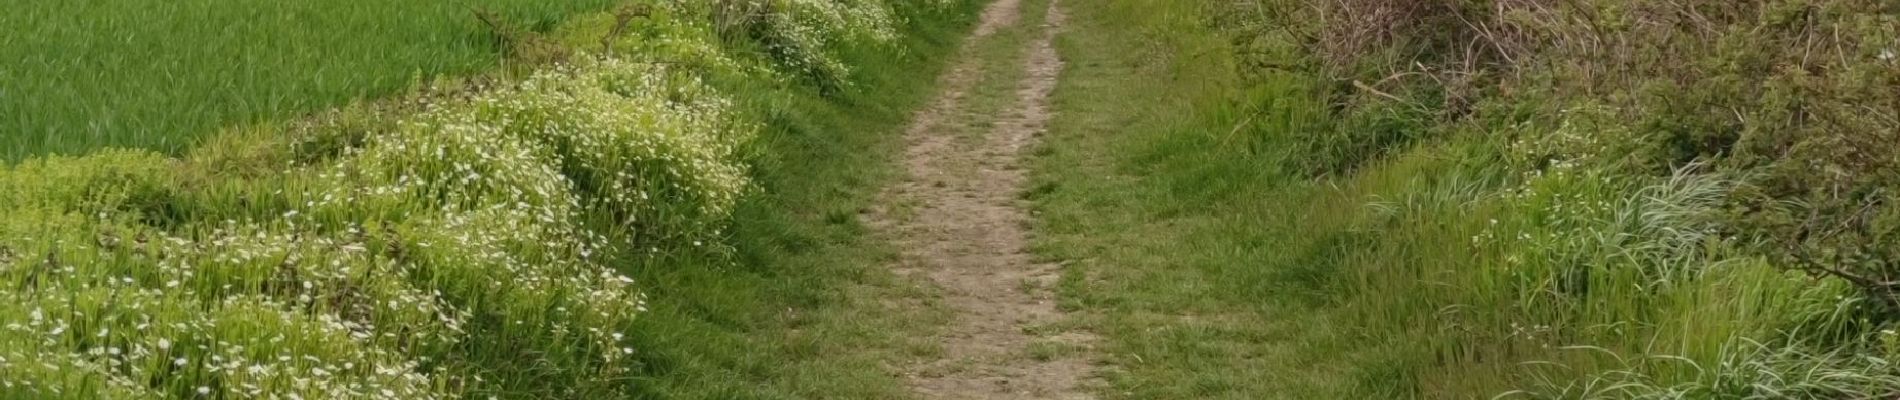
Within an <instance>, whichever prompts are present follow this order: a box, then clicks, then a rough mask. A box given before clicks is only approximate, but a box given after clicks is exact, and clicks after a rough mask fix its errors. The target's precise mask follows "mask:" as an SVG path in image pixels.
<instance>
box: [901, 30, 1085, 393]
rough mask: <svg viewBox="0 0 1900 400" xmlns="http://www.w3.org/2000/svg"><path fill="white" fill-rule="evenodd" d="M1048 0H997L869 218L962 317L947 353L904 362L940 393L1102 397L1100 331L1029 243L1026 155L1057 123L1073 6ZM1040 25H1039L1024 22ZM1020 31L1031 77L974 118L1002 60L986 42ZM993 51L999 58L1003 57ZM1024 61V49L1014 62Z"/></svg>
mask: <svg viewBox="0 0 1900 400" xmlns="http://www.w3.org/2000/svg"><path fill="white" fill-rule="evenodd" d="M1059 1H1060V0H1051V1H1049V2H1047V3H1046V4H1047V12H1045V13H1043V14H1042V15H1043V16H1044V18H1043V19H1042V20H1041V21H1034V22H1029V21H1022V19H1023V18H1024V15H1025V14H1026V13H1025V12H1024V11H1025V10H1024V9H1023V8H1024V7H1026V6H1028V5H1029V4H1028V3H1029V2H1026V1H1024V0H998V1H996V2H994V3H991V4H990V5H989V6H988V8H986V9H985V11H984V13H983V17H982V22H981V23H980V25H978V27H977V28H976V29H975V31H974V32H973V33H972V34H971V35H970V37H969V38H968V39H967V41H966V42H965V44H964V49H963V52H962V54H963V56H962V59H961V60H959V61H958V62H957V63H956V64H954V65H953V66H952V67H951V69H950V70H949V71H948V72H946V73H945V74H944V76H943V77H942V78H941V79H942V82H941V87H943V89H942V92H941V93H940V94H939V96H938V98H937V99H936V100H935V101H934V102H933V103H931V104H930V105H929V106H928V107H926V108H925V109H924V110H922V111H920V112H919V113H918V114H917V115H916V117H915V118H914V120H913V122H912V125H911V126H910V127H909V129H908V130H907V131H906V132H905V134H906V141H907V143H908V148H907V149H906V150H905V152H904V156H903V161H902V162H903V166H904V167H905V169H906V172H907V173H908V178H907V179H906V180H905V181H903V182H902V183H899V184H896V185H894V186H893V187H891V188H889V190H887V191H886V193H885V195H884V196H883V199H882V200H881V202H880V203H881V205H880V207H878V209H877V210H875V211H874V212H872V213H871V214H870V215H869V216H868V218H869V220H870V224H871V225H872V226H873V227H875V228H876V229H877V230H878V231H879V232H880V233H882V234H883V235H885V236H886V237H889V238H891V240H892V241H893V242H894V243H895V244H896V245H897V247H898V248H899V249H901V256H900V258H899V260H898V261H897V262H896V263H895V264H894V265H892V266H891V268H892V269H893V270H895V271H896V272H898V273H899V274H900V275H905V276H910V277H915V278H918V279H920V280H924V281H926V282H928V284H931V285H934V286H936V287H937V288H939V289H940V291H939V292H940V293H941V294H940V297H939V298H938V299H936V300H938V301H940V302H941V304H943V305H944V306H945V307H946V308H948V309H949V310H950V311H951V312H952V314H953V316H952V317H951V320H950V322H949V323H948V325H947V326H946V327H944V328H943V329H942V330H941V332H939V333H938V335H937V337H934V338H931V340H934V341H935V342H936V343H935V344H938V345H940V346H941V348H942V352H941V354H940V357H937V358H936V359H933V360H928V361H926V362H923V363H920V364H918V365H912V366H908V367H906V368H904V369H905V370H904V373H905V376H906V378H907V380H908V383H909V385H910V387H911V388H912V389H913V391H914V392H915V393H916V394H917V395H918V396H920V397H923V398H927V399H1089V398H1093V396H1091V395H1090V394H1089V392H1088V389H1089V388H1090V387H1091V386H1093V383H1092V382H1091V381H1092V379H1093V378H1092V377H1093V373H1092V359H1093V358H1094V357H1092V356H1091V355H1090V354H1091V353H1092V351H1093V350H1092V349H1091V347H1092V346H1093V345H1094V343H1095V342H1096V340H1095V338H1094V336H1093V335H1090V334H1087V333H1085V332H1080V331H1065V329H1062V328H1061V326H1062V325H1063V324H1062V322H1063V321H1064V320H1065V319H1066V316H1065V314H1064V313H1062V312H1061V311H1060V310H1058V309H1057V308H1056V296H1055V293H1054V292H1053V291H1052V289H1053V287H1054V285H1055V283H1056V281H1057V280H1058V279H1059V277H1060V275H1061V271H1060V268H1059V267H1057V266H1055V265H1051V264H1046V263H1038V262H1036V260H1035V259H1034V258H1033V257H1032V256H1031V254H1030V252H1029V248H1028V243H1029V238H1030V231H1029V228H1028V227H1029V224H1030V216H1029V213H1028V212H1027V211H1026V210H1025V205H1024V202H1023V200H1021V197H1022V196H1021V194H1022V193H1023V191H1024V189H1025V183H1026V181H1027V173H1026V171H1025V168H1024V166H1023V153H1024V151H1025V150H1026V149H1028V148H1030V147H1032V146H1034V145H1035V143H1036V141H1037V139H1038V138H1039V136H1040V135H1041V134H1042V133H1043V132H1044V131H1045V130H1046V129H1047V126H1048V124H1049V122H1050V119H1051V116H1052V115H1053V110H1052V109H1051V107H1050V96H1051V93H1052V92H1053V91H1054V89H1055V87H1056V82H1057V80H1058V78H1059V77H1060V75H1061V72H1062V68H1063V63H1062V60H1061V58H1060V57H1059V55H1058V54H1057V52H1056V49H1055V45H1054V41H1055V38H1056V35H1057V34H1058V33H1059V31H1060V30H1061V29H1062V26H1063V22H1064V15H1063V13H1062V11H1061V7H1060V6H1059V4H1058V2H1059ZM1027 23H1039V25H1035V26H1026V25H1022V24H1027ZM1017 28H1021V29H1022V30H1024V31H1025V32H1028V34H1027V35H1026V36H1027V37H1026V39H1027V40H1023V41H1022V42H1023V43H1022V45H1021V49H1020V51H1021V52H1022V53H1021V55H1022V58H1021V60H1022V62H1021V63H1020V65H1016V66H1010V68H1019V69H1020V72H1021V75H1020V78H1019V79H1018V80H1017V81H1016V82H1014V83H1011V84H1012V85H1013V92H1010V93H1003V94H1000V95H998V94H988V95H991V96H1001V97H1003V98H1001V100H1004V101H1007V102H1008V104H1009V105H1008V106H1005V107H1002V108H1001V110H1000V113H999V114H997V115H984V116H981V117H983V118H984V119H986V120H988V121H989V123H987V124H982V123H976V124H972V123H968V121H967V120H968V119H971V118H970V113H973V112H981V111H979V110H975V109H976V108H977V107H975V106H974V105H973V104H972V103H976V102H978V101H977V99H973V98H972V96H983V95H986V94H984V93H978V92H979V91H978V90H977V87H978V85H979V84H981V83H985V82H984V80H985V79H1005V78H997V77H995V76H988V75H985V74H983V73H982V71H983V70H984V68H985V67H990V68H994V67H995V63H998V62H1013V61H1000V60H995V59H987V58H986V57H984V56H983V55H981V54H979V52H976V51H973V49H974V48H975V47H977V46H978V45H979V44H980V43H982V42H983V41H985V40H991V39H993V38H995V37H996V36H999V32H1004V31H1006V30H1010V29H1017ZM991 58H993V57H991ZM1011 60H1014V59H1011Z"/></svg>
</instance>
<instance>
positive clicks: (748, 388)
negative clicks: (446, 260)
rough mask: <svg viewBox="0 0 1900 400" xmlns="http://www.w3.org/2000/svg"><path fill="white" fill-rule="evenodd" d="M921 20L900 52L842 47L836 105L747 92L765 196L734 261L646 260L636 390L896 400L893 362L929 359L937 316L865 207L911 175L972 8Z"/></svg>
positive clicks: (746, 208) (743, 221)
mask: <svg viewBox="0 0 1900 400" xmlns="http://www.w3.org/2000/svg"><path fill="white" fill-rule="evenodd" d="M964 4H966V6H960V7H958V8H956V10H954V11H953V12H949V13H943V14H935V15H934V16H933V17H930V18H917V19H914V20H913V21H912V25H911V26H910V27H909V28H908V29H907V30H906V31H907V32H911V34H910V36H908V39H906V40H905V41H904V42H902V43H900V44H899V45H900V46H902V48H904V49H906V51H904V52H903V53H902V55H893V54H890V53H888V52H882V51H872V50H873V49H865V51H860V52H857V53H854V54H849V55H846V58H845V60H846V61H845V62H846V64H848V65H851V66H852V67H853V68H854V70H855V71H856V72H855V74H856V75H855V77H854V78H853V79H854V81H855V84H854V86H852V88H851V89H850V90H847V91H845V92H844V93H842V94H841V96H840V97H836V98H825V97H820V96H817V95H816V94H815V92H808V91H804V90H803V89H802V88H800V87H796V86H794V87H781V86H773V85H760V84H759V82H746V83H745V84H744V85H742V86H735V87H734V88H733V89H732V90H733V92H736V93H746V94H747V95H745V96H744V97H743V98H742V100H741V102H742V104H745V107H746V108H748V109H750V110H752V111H753V112H756V113H758V114H760V115H764V116H765V121H766V122H767V124H766V128H765V129H766V131H765V132H763V133H762V134H761V135H762V136H761V138H760V141H761V143H762V147H763V150H762V151H763V154H762V156H761V158H759V159H758V160H757V161H756V162H757V167H756V168H754V171H755V174H756V176H755V179H756V181H757V182H758V184H759V186H760V187H761V191H760V193H758V195H756V196H753V197H750V198H748V199H747V200H745V201H743V202H742V203H741V204H740V205H739V209H738V211H737V214H736V215H735V217H734V223H733V227H734V231H733V232H732V233H731V235H730V238H729V239H728V242H729V243H731V244H732V247H733V248H734V249H735V251H736V255H737V259H736V260H731V261H728V260H726V259H724V258H716V257H715V258H699V259H691V258H689V259H669V260H658V262H654V263H649V264H642V265H641V266H638V267H636V268H635V269H634V270H633V272H634V277H635V278H636V279H638V280H639V281H641V282H643V283H645V285H644V286H643V287H650V288H651V290H649V291H648V292H647V294H648V295H649V296H651V297H650V299H651V300H650V301H651V304H652V305H653V311H652V312H651V313H648V314H645V315H643V316H641V322H640V324H638V326H637V327H636V330H635V334H634V335H633V336H634V337H636V338H638V339H639V340H640V343H639V345H637V346H636V347H639V348H642V349H646V350H643V351H641V352H640V353H639V358H640V359H641V361H642V362H643V363H644V364H645V367H644V368H645V370H644V371H643V374H644V375H646V376H647V377H646V378H642V379H641V380H640V381H639V382H638V383H637V385H638V386H641V387H642V388H643V389H642V390H641V392H640V393H639V396H638V397H641V398H654V399H742V398H759V399H774V398H778V399H804V398H827V399H892V398H906V397H909V396H910V395H909V393H908V391H907V389H906V388H905V387H904V386H903V384H902V381H901V378H900V377H897V376H893V375H891V374H889V373H888V372H887V371H888V370H887V367H889V366H891V365H896V364H895V363H898V362H902V360H906V359H909V358H911V357H917V356H924V355H928V354H929V353H930V352H931V351H933V350H931V349H932V347H933V346H932V344H930V343H922V342H919V341H917V340H916V339H915V338H919V337H927V335H928V332H929V330H930V329H931V328H932V327H934V326H935V322H933V321H936V320H941V319H942V318H944V317H945V316H944V315H941V312H942V311H941V310H936V309H934V308H933V307H931V306H928V305H922V304H915V303H909V302H903V301H891V300H890V299H905V298H919V297H923V296H925V295H926V294H925V293H921V292H920V290H921V289H919V288H917V287H915V286H914V285H913V284H911V283H908V282H905V281H902V280H900V279H898V278H896V277H894V276H892V275H891V273H890V272H889V271H887V270H885V269H884V267H885V265H887V264H888V263H889V262H890V261H891V260H893V259H894V258H895V257H896V255H895V250H894V249H892V248H889V247H887V245H886V244H883V243H881V242H879V241H878V240H876V239H875V238H874V237H873V236H872V235H871V232H870V230H869V228H868V227H866V226H864V225H863V224H862V223H861V222H860V219H859V216H860V215H861V214H862V213H864V212H866V210H868V209H869V207H870V206H871V203H872V200H873V198H874V196H875V195H876V193H877V192H878V191H879V190H880V189H882V188H883V187H884V186H885V185H886V184H887V183H889V182H891V181H892V179H894V178H896V177H897V175H896V174H897V173H898V172H899V171H897V170H895V169H894V168H893V166H894V165H895V164H894V160H893V159H892V158H891V157H892V156H893V155H896V154H901V149H902V143H901V140H900V139H901V138H902V131H903V126H904V124H905V123H907V122H909V117H910V116H911V112H912V111H913V110H915V109H916V108H918V107H921V106H923V105H924V102H925V100H927V99H928V98H929V96H930V95H931V94H933V90H932V89H934V88H935V84H936V82H937V80H936V77H937V75H938V73H940V72H941V71H942V70H943V67H944V64H945V63H946V62H947V61H949V56H950V55H951V54H950V53H952V52H953V50H954V49H955V48H956V47H957V44H958V43H960V41H961V38H962V37H963V35H964V34H965V33H967V28H968V27H969V26H970V22H971V21H972V19H971V18H970V17H972V16H974V15H975V13H974V8H971V7H968V6H967V5H968V4H973V3H964Z"/></svg>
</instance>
